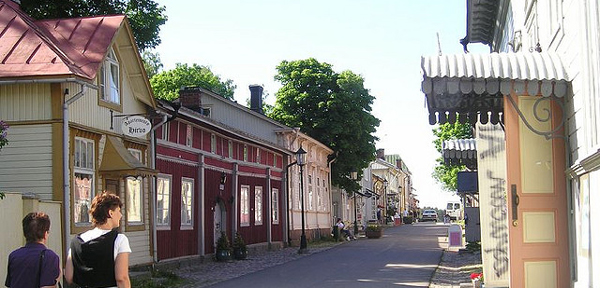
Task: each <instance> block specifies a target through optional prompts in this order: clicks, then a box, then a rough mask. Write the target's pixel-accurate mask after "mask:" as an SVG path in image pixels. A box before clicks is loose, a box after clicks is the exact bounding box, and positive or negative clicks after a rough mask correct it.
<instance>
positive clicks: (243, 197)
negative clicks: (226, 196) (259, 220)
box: [240, 185, 250, 226]
mask: <svg viewBox="0 0 600 288" xmlns="http://www.w3.org/2000/svg"><path fill="white" fill-rule="evenodd" d="M240 189H241V190H240V226H250V197H249V195H248V193H249V192H250V186H247V185H242V186H241V188H240Z"/></svg>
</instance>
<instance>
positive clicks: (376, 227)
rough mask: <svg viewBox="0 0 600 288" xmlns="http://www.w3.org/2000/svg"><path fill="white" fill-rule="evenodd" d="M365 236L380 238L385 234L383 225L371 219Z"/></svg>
mask: <svg viewBox="0 0 600 288" xmlns="http://www.w3.org/2000/svg"><path fill="white" fill-rule="evenodd" d="M365 236H367V238H380V237H381V236H383V227H381V225H380V224H379V223H377V222H372V221H369V223H367V228H366V229H365Z"/></svg>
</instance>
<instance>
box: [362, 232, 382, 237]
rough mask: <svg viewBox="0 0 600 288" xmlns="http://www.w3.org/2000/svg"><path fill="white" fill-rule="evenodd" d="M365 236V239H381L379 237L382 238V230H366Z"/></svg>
mask: <svg viewBox="0 0 600 288" xmlns="http://www.w3.org/2000/svg"><path fill="white" fill-rule="evenodd" d="M365 236H367V238H381V236H383V230H366V231H365Z"/></svg>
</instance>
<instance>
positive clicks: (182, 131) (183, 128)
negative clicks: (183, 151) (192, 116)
mask: <svg viewBox="0 0 600 288" xmlns="http://www.w3.org/2000/svg"><path fill="white" fill-rule="evenodd" d="M187 126H188V124H186V123H183V122H179V129H178V130H179V137H178V138H177V139H178V140H177V144H179V145H183V146H185V144H186V143H185V141H186V139H187Z"/></svg>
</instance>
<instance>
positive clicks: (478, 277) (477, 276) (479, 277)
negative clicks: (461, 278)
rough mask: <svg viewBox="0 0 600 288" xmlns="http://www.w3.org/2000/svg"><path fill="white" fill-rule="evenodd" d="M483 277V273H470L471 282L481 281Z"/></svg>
mask: <svg viewBox="0 0 600 288" xmlns="http://www.w3.org/2000/svg"><path fill="white" fill-rule="evenodd" d="M481 277H483V273H471V280H475V279H481Z"/></svg>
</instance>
